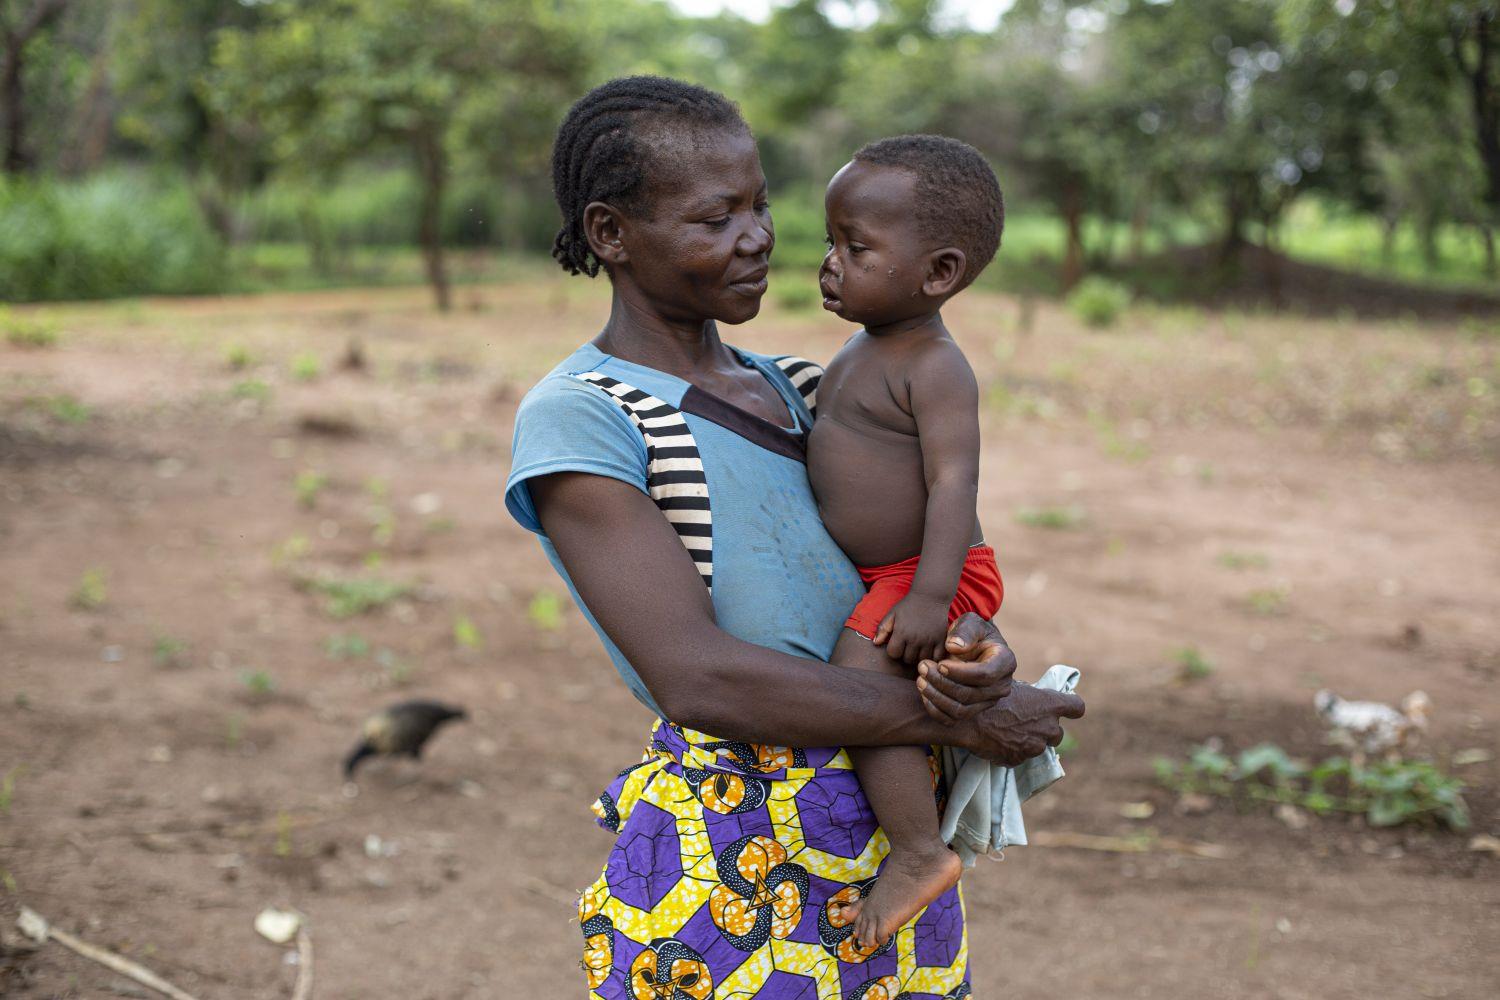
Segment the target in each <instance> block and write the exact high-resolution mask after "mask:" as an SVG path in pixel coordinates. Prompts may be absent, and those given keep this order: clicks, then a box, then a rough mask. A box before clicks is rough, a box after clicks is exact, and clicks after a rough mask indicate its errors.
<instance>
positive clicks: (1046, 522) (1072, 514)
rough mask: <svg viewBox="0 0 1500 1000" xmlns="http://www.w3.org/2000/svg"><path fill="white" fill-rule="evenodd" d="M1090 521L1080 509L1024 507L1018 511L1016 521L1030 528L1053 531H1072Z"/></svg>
mask: <svg viewBox="0 0 1500 1000" xmlns="http://www.w3.org/2000/svg"><path fill="white" fill-rule="evenodd" d="M1087 519H1088V516H1087V515H1086V514H1085V513H1084V511H1083V509H1082V508H1080V507H1022V508H1021V509H1020V510H1018V511H1016V521H1017V522H1018V523H1020V524H1024V525H1026V527H1028V528H1047V529H1049V530H1052V531H1070V530H1072V529H1074V528H1077V527H1079V526H1081V525H1082V524H1083V522H1084V521H1086V520H1087Z"/></svg>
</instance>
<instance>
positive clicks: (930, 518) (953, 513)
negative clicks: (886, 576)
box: [875, 340, 979, 663]
mask: <svg viewBox="0 0 1500 1000" xmlns="http://www.w3.org/2000/svg"><path fill="white" fill-rule="evenodd" d="M908 379H909V383H908V384H909V387H910V393H911V395H910V400H911V413H912V417H913V418H914V419H915V420H916V422H917V436H918V439H919V440H920V442H921V447H922V470H923V474H924V476H925V477H926V480H927V513H926V516H925V520H924V521H923V526H922V558H921V561H920V562H919V563H918V564H917V572H916V577H915V578H914V579H913V580H912V587H911V592H910V593H909V594H907V595H906V597H904V598H902V599H901V602H900V603H899V604H897V605H896V607H895V608H893V609H892V610H891V613H890V614H889V615H887V616H886V619H885V621H883V622H881V625H880V630H879V631H878V632H877V633H876V635H875V641H876V643H877V644H879V643H881V642H883V641H887V640H886V637H887V636H889V640H888V641H887V646H886V653H887V654H888V655H889V656H890V657H891V658H892V659H896V660H904V661H905V662H907V663H916V662H917V661H919V660H923V659H936V658H937V656H938V654H939V652H940V650H941V647H942V643H943V636H944V634H945V633H946V632H947V629H948V606H949V605H950V604H952V603H953V595H954V593H955V592H956V591H957V590H958V578H959V576H960V574H962V572H963V568H964V559H965V557H966V556H967V555H968V551H969V543H970V542H971V541H972V540H973V533H974V523H975V514H974V504H975V500H976V499H977V497H978V492H979V385H978V383H977V382H975V380H974V371H973V369H971V368H970V367H969V362H968V359H967V358H965V357H964V355H963V352H962V351H961V350H959V348H958V345H957V344H955V343H953V342H952V341H950V340H941V341H936V342H934V343H933V344H932V345H931V346H930V347H929V348H928V349H927V350H926V351H924V352H923V354H922V357H921V359H920V362H919V363H918V364H917V365H915V366H914V370H913V371H911V372H910V374H909V375H908Z"/></svg>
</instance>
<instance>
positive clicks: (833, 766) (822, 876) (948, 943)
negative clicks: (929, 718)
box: [578, 722, 969, 1000]
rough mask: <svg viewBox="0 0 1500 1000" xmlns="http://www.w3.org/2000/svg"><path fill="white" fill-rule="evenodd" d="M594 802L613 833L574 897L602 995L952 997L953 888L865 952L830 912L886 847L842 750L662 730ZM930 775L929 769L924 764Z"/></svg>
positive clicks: (958, 961)
mask: <svg viewBox="0 0 1500 1000" xmlns="http://www.w3.org/2000/svg"><path fill="white" fill-rule="evenodd" d="M651 735H652V739H651V745H650V746H649V747H648V748H647V750H646V755H645V757H644V758H643V759H642V761H641V762H640V763H639V764H636V765H634V766H632V767H629V768H626V769H625V770H624V771H622V772H621V773H620V775H619V777H617V778H616V779H615V780H614V781H613V782H612V783H611V784H610V786H609V788H608V789H606V790H605V791H604V792H603V793H602V794H601V795H600V796H599V798H598V800H597V801H596V802H595V803H594V812H595V813H596V814H597V815H598V817H599V823H600V825H601V826H603V827H605V828H606V829H608V830H611V831H614V832H615V833H617V834H618V837H617V839H616V841H615V845H614V848H613V849H612V850H611V851H610V854H609V862H608V863H607V864H606V865H605V868H604V873H603V874H602V875H601V876H600V877H599V880H598V881H597V882H595V883H594V884H593V885H592V886H590V887H589V888H588V889H587V890H585V891H584V893H583V896H582V898H581V899H580V900H579V903H578V920H579V925H580V928H581V930H582V932H583V942H584V944H583V963H582V965H583V970H584V974H585V975H586V977H587V980H588V986H589V990H590V993H589V995H590V996H591V997H598V998H603V1000H749V998H752V997H753V998H756V1000H959V998H963V997H968V996H969V982H968V940H967V937H966V935H965V930H964V908H963V900H962V897H961V895H960V893H959V890H958V888H957V887H955V888H954V889H951V890H949V891H948V892H947V893H945V894H944V895H942V896H941V897H939V898H938V900H937V901H936V902H934V903H933V904H932V905H931V906H929V907H927V909H925V910H923V911H922V912H921V913H919V914H918V915H917V916H916V917H915V918H913V919H912V921H911V922H910V923H908V924H907V925H906V926H905V927H903V928H901V930H900V932H899V933H897V934H896V936H895V937H894V938H893V939H892V940H891V941H888V942H886V944H885V946H884V947H882V948H879V949H874V950H861V949H859V948H858V947H856V945H855V943H854V939H853V927H852V926H850V925H848V924H846V923H844V922H843V921H842V920H841V918H840V914H841V913H842V908H841V907H840V906H839V905H838V904H840V903H844V902H848V901H851V900H854V899H857V898H859V897H860V896H862V895H868V894H869V891H870V888H871V886H872V885H873V884H874V882H875V877H876V874H877V872H878V870H879V868H880V862H881V860H882V859H883V858H884V857H885V855H886V852H887V850H888V849H889V845H888V844H887V842H886V838H885V834H884V833H883V832H882V831H881V830H880V829H879V828H878V826H877V825H876V821H875V816H874V814H873V813H872V812H871V811H870V805H869V803H868V802H867V801H866V800H865V796H864V793H863V792H861V791H860V788H859V780H858V778H857V777H856V776H855V773H854V771H853V770H852V768H851V765H850V763H849V756H848V754H846V753H845V752H844V751H843V750H837V749H818V750H796V749H791V748H788V747H770V746H760V745H756V744H750V743H730V742H724V741H721V740H715V739H714V738H712V737H710V736H707V735H705V734H703V733H699V732H696V731H694V730H690V729H683V728H682V727H680V726H674V725H669V724H667V723H664V722H658V723H657V724H656V727H655V729H653V730H652V734H651ZM934 772H935V773H936V769H934Z"/></svg>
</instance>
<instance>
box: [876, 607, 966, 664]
mask: <svg viewBox="0 0 1500 1000" xmlns="http://www.w3.org/2000/svg"><path fill="white" fill-rule="evenodd" d="M947 637H948V604H947V602H945V601H940V600H936V599H934V598H931V597H925V596H923V595H921V594H907V595H906V596H905V597H903V598H901V600H900V601H899V602H897V604H896V606H895V607H894V608H892V609H891V610H890V613H889V614H887V615H886V616H885V617H884V618H883V619H881V622H880V627H879V628H878V629H876V630H875V639H874V642H875V645H877V646H885V653H886V655H887V656H889V657H890V658H891V659H893V660H900V661H902V662H903V663H906V664H909V665H915V664H916V663H918V662H919V661H921V660H936V659H938V658H939V657H940V656H941V655H942V652H943V641H944V640H945V639H946V638H947Z"/></svg>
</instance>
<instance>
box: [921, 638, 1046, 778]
mask: <svg viewBox="0 0 1500 1000" xmlns="http://www.w3.org/2000/svg"><path fill="white" fill-rule="evenodd" d="M945 651H946V652H947V653H948V655H947V656H946V657H945V658H944V659H943V660H942V661H941V662H934V661H932V660H924V661H923V662H922V663H920V664H918V665H917V674H918V677H917V690H918V691H919V692H921V695H922V707H923V708H925V709H926V710H927V714H928V715H930V716H932V717H933V718H934V719H937V720H938V721H939V722H943V723H946V724H948V725H952V724H953V723H955V722H961V721H964V720H967V719H972V718H973V717H974V716H976V715H978V714H979V713H980V712H982V711H984V710H985V709H986V708H989V707H990V706H991V705H993V704H995V702H997V701H999V700H1000V699H1001V698H1004V697H1006V696H1007V695H1009V694H1010V690H1011V676H1012V675H1013V674H1014V673H1015V672H1016V654H1014V653H1012V652H1011V651H1010V647H1009V646H1008V645H1006V643H1005V637H1004V636H1003V635H1001V634H1000V630H999V629H998V628H996V627H995V623H994V622H992V621H989V620H987V619H984V618H981V617H979V616H978V615H976V614H974V613H973V612H969V613H968V614H965V615H960V616H959V618H958V620H957V621H955V622H954V623H953V624H952V626H950V627H949V629H948V638H947V640H946V642H945ZM1038 752H1040V751H1038Z"/></svg>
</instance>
